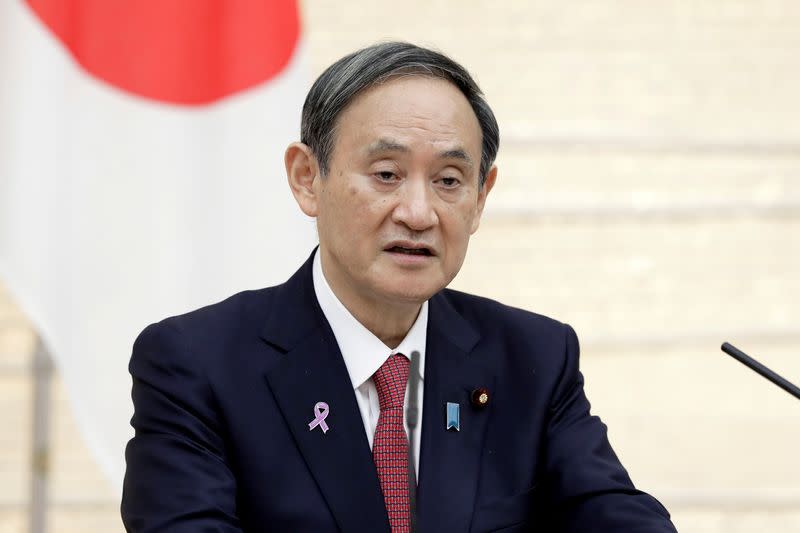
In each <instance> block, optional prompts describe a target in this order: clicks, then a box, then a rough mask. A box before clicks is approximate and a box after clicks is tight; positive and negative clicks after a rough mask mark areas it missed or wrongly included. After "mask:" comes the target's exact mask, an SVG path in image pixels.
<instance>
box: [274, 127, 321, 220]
mask: <svg viewBox="0 0 800 533" xmlns="http://www.w3.org/2000/svg"><path fill="white" fill-rule="evenodd" d="M283 161H284V164H285V165H286V177H287V178H288V180H289V187H290V188H291V189H292V194H293V195H294V199H295V201H297V205H299V206H300V209H301V210H302V211H303V213H305V214H306V215H308V216H310V217H316V216H317V204H318V202H317V200H318V199H317V194H316V193H315V191H314V181H315V180H317V179H320V175H319V165H318V164H317V158H316V157H314V153H313V152H312V151H311V148H309V147H308V145H306V144H303V143H300V142H295V143H292V144H290V145H289V147H288V148H287V149H286V154H284V156H283Z"/></svg>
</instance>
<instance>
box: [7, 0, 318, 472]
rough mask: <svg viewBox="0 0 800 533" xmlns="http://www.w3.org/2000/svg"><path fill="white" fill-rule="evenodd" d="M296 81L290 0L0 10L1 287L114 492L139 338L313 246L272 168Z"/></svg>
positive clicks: (91, 1)
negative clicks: (30, 328)
mask: <svg viewBox="0 0 800 533" xmlns="http://www.w3.org/2000/svg"><path fill="white" fill-rule="evenodd" d="M306 88H307V77H306V70H305V69H304V62H303V39H302V33H301V27H300V23H299V17H298V8H297V5H296V3H295V2H294V1H291V0H285V1H282V0H137V1H135V2H130V1H116V0H28V1H23V0H4V1H3V2H0V280H2V282H3V283H4V284H6V285H7V286H8V288H9V290H10V291H11V293H12V295H14V297H15V298H16V300H17V303H18V304H19V305H20V306H21V307H22V308H23V310H24V311H25V312H26V313H27V314H28V316H29V317H30V318H31V320H32V322H33V324H34V326H35V327H36V328H37V329H38V331H39V332H40V334H41V336H42V338H43V340H44V341H45V343H46V345H47V347H48V348H49V350H50V352H51V353H52V355H53V356H54V357H55V360H56V362H57V364H58V368H59V370H60V372H61V373H62V376H63V377H64V380H65V382H66V385H67V388H68V391H69V393H70V398H71V400H72V403H73V407H74V412H75V414H76V417H77V419H78V423H79V426H80V427H81V429H82V431H83V433H84V435H85V437H86V441H87V442H88V444H89V446H90V448H91V449H92V451H93V452H94V453H95V454H96V457H97V458H98V460H99V462H100V464H101V465H102V466H103V467H104V468H105V470H106V471H107V472H108V474H109V475H110V477H111V479H112V480H113V481H114V482H116V483H118V484H121V480H122V475H123V470H124V463H123V450H124V445H125V442H126V441H127V440H128V438H129V437H130V435H131V429H130V426H129V420H130V416H131V414H132V413H131V409H132V408H131V403H130V395H129V392H130V377H129V376H128V373H127V362H128V358H129V357H130V350H131V346H132V343H133V340H134V338H135V336H136V334H137V333H138V332H139V331H140V330H141V329H142V328H143V327H144V326H146V325H147V324H148V323H150V322H153V321H156V320H158V319H160V318H163V317H165V316H167V315H170V314H177V313H181V312H184V311H187V310H189V309H192V308H195V307H199V306H201V305H204V304H207V303H211V302H212V301H215V300H219V299H222V298H224V297H225V296H227V295H229V294H231V293H233V292H236V291H238V290H242V289H246V288H256V287H263V286H266V285H271V284H275V283H279V282H281V281H283V280H285V279H286V278H287V277H288V276H289V275H290V274H291V272H292V271H293V270H294V269H295V268H297V267H298V266H299V265H300V263H301V262H302V260H303V259H305V257H306V255H307V254H308V253H309V251H310V248H311V246H312V245H313V242H314V232H313V225H312V222H311V221H310V220H309V219H306V218H305V217H303V216H302V215H301V214H300V213H299V210H298V208H297V207H296V205H295V204H294V200H293V199H292V197H291V193H290V191H289V188H288V186H287V185H286V179H285V174H284V170H283V151H284V149H285V147H286V145H287V144H288V143H289V142H290V141H292V140H296V139H297V137H298V130H299V119H300V108H301V105H302V99H303V97H304V95H305V92H306Z"/></svg>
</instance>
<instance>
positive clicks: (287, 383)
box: [262, 256, 389, 532]
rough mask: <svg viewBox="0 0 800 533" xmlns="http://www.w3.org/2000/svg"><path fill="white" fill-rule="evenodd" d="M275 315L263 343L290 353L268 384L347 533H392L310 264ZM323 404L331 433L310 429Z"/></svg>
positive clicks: (288, 287)
mask: <svg viewBox="0 0 800 533" xmlns="http://www.w3.org/2000/svg"><path fill="white" fill-rule="evenodd" d="M312 257H313V256H312ZM273 309H274V310H275V312H274V313H273V314H272V316H271V317H270V318H269V319H268V320H267V324H266V326H265V329H264V332H263V334H262V337H263V338H264V340H265V341H266V342H268V343H269V344H271V345H273V346H275V347H276V348H278V349H279V350H281V351H285V352H286V353H285V354H284V355H283V357H282V358H281V359H280V361H279V362H278V363H277V364H276V365H275V366H273V367H272V368H271V369H270V370H269V371H268V372H267V374H266V379H267V381H268V383H269V387H270V389H271V390H272V393H273V395H274V396H275V400H276V402H277V404H278V407H279V408H280V410H281V412H282V414H283V417H284V419H285V420H286V424H287V425H288V426H289V428H290V430H291V432H292V434H293V436H294V438H295V441H296V443H297V447H298V449H299V450H300V453H301V454H302V455H303V458H304V459H305V461H306V464H307V465H308V468H309V470H310V471H311V474H312V475H313V476H314V479H315V480H316V482H317V485H318V486H319V489H320V491H321V492H322V494H323V496H324V498H325V500H326V502H327V503H328V506H329V508H330V510H331V513H332V514H333V516H334V517H335V519H336V522H337V524H338V525H339V528H340V529H341V530H342V531H376V532H381V531H385V532H388V531H389V519H388V516H387V514H386V510H385V507H384V503H383V496H382V495H381V489H380V483H379V481H378V476H377V473H376V470H375V466H374V463H373V461H372V452H371V451H370V448H369V442H368V441H367V437H366V434H365V432H364V423H363V421H362V420H361V415H360V412H359V410H358V404H357V403H356V399H355V393H354V391H353V388H352V385H351V382H350V377H349V375H348V373H347V368H346V366H345V364H344V360H343V359H342V356H341V353H340V352H339V347H338V344H337V343H336V339H335V337H334V335H333V332H332V331H331V329H330V326H329V325H328V323H327V321H326V320H325V318H324V315H323V313H322V310H321V309H320V308H319V305H318V303H317V300H316V296H315V294H314V289H313V281H312V274H311V259H309V261H307V262H306V264H305V265H304V266H303V267H302V268H301V269H300V271H298V273H297V274H295V275H294V276H293V277H292V278H291V279H290V280H289V281H288V282H287V283H286V284H284V285H283V286H282V287H280V288H279V294H278V295H277V302H276V303H275V305H274V306H273ZM317 402H326V403H327V404H328V406H329V412H328V416H327V418H326V419H325V422H326V423H327V425H328V427H329V430H328V431H327V433H323V431H322V428H321V427H319V426H318V427H316V428H314V429H313V430H309V426H308V424H309V422H311V421H312V420H313V419H314V406H315V405H316V404H317Z"/></svg>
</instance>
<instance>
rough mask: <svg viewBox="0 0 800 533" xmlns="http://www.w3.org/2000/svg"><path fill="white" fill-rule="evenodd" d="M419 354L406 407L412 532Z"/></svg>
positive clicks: (410, 377) (413, 355)
mask: <svg viewBox="0 0 800 533" xmlns="http://www.w3.org/2000/svg"><path fill="white" fill-rule="evenodd" d="M419 357H420V355H419V352H418V351H417V350H414V351H412V352H411V367H410V369H409V374H408V405H407V406H406V422H407V423H408V496H409V507H410V509H411V531H412V532H414V531H416V530H417V466H416V463H417V462H416V460H415V458H414V442H415V441H414V435H415V434H416V431H417V426H418V425H419V405H418V404H417V391H418V390H419Z"/></svg>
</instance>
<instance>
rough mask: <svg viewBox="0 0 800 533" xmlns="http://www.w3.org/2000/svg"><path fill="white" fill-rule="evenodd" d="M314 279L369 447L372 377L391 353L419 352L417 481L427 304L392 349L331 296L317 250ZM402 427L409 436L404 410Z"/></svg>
mask: <svg viewBox="0 0 800 533" xmlns="http://www.w3.org/2000/svg"><path fill="white" fill-rule="evenodd" d="M313 276H314V292H315V293H316V295H317V301H319V306H320V307H321V308H322V312H323V313H324V314H325V318H327V319H328V323H329V324H330V325H331V329H332V330H333V334H334V336H335V337H336V342H337V343H338V344H339V350H340V351H341V352H342V357H343V358H344V364H345V365H346V366H347V372H348V373H349V374H350V381H351V382H352V383H353V389H354V390H355V395H356V402H358V408H359V410H360V411H361V419H362V420H363V421H364V430H365V431H366V433H367V440H368V441H369V446H370V448H372V440H373V438H374V436H375V427H376V426H377V425H378V417H379V416H380V413H381V409H380V403H379V402H378V391H377V389H376V388H375V383H374V382H373V381H372V375H373V374H374V373H375V372H377V371H378V369H379V368H380V367H381V365H383V363H385V362H386V360H387V359H388V358H389V356H391V355H393V354H396V353H402V354H403V355H405V356H406V357H409V356H410V355H411V352H412V351H414V350H416V351H418V352H419V355H420V358H419V379H420V384H419V387H418V388H417V405H418V406H419V418H418V423H417V429H416V431H415V432H414V442H412V443H411V446H412V452H413V454H414V464H415V466H416V471H417V472H416V473H417V478H418V479H419V443H420V435H421V434H422V389H423V388H424V387H423V383H424V381H423V380H424V377H425V344H426V340H427V333H428V302H425V303H423V304H422V308H421V309H420V311H419V314H418V315H417V319H416V321H415V322H414V325H413V326H411V329H410V330H409V331H408V333H407V334H406V337H405V338H404V339H403V341H402V342H401V343H400V344H399V345H398V346H397V348H395V349H394V350H392V349H391V348H389V347H388V346H386V345H385V344H384V343H383V342H382V341H381V340H380V339H379V338H378V337H376V336H375V335H374V334H373V333H372V332H371V331H369V330H368V329H367V328H365V327H364V326H363V325H362V324H361V323H360V322H359V321H358V320H356V318H355V317H354V316H353V315H352V314H351V313H350V311H348V310H347V308H346V307H345V306H344V305H343V304H342V302H340V301H339V298H337V297H336V295H335V294H334V293H333V290H331V287H330V285H328V281H327V280H326V279H325V275H324V274H323V272H322V261H321V259H320V254H319V250H317V252H316V253H315V254H314V267H313ZM403 405H404V406H406V407H407V406H408V388H406V397H405V401H404V404H403ZM403 425H404V426H405V428H406V434H408V421H407V420H406V419H405V410H404V411H403Z"/></svg>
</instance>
